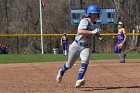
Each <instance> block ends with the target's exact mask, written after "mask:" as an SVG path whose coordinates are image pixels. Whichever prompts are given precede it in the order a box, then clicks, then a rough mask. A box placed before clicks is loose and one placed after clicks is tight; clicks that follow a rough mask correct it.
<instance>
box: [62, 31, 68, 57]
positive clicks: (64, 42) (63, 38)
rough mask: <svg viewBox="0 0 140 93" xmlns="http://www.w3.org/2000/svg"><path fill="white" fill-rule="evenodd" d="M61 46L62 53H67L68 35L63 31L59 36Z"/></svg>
mask: <svg viewBox="0 0 140 93" xmlns="http://www.w3.org/2000/svg"><path fill="white" fill-rule="evenodd" d="M61 46H62V48H63V54H64V55H65V56H66V55H67V54H68V37H67V35H66V33H63V36H62V38H61Z"/></svg>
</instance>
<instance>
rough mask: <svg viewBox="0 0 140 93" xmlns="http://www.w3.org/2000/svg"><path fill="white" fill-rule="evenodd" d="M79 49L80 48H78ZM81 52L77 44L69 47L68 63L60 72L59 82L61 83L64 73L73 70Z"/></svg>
mask: <svg viewBox="0 0 140 93" xmlns="http://www.w3.org/2000/svg"><path fill="white" fill-rule="evenodd" d="M77 47H79V48H77ZM78 49H79V50H78ZM80 51H81V50H80V46H77V44H76V45H74V44H73V45H71V46H70V47H69V54H68V61H67V62H66V63H65V64H64V65H63V67H62V68H61V69H60V70H59V73H58V75H57V78H56V80H57V82H61V80H62V77H63V75H64V73H65V72H66V70H68V69H69V68H71V67H72V66H73V65H74V63H75V61H76V59H77V58H78V57H79V54H80Z"/></svg>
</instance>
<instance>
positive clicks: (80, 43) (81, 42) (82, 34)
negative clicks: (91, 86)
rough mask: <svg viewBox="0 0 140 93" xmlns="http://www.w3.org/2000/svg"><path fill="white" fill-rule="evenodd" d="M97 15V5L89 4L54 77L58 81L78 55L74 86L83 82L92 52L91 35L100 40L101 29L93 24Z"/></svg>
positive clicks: (78, 85) (77, 86)
mask: <svg viewBox="0 0 140 93" xmlns="http://www.w3.org/2000/svg"><path fill="white" fill-rule="evenodd" d="M98 17H99V11H98V7H97V6H95V5H91V6H89V7H88V8H87V17H86V18H82V19H81V21H80V23H79V26H78V29H77V35H76V37H75V40H74V42H73V43H72V44H71V45H70V47H69V54H68V61H67V62H66V63H65V64H64V65H63V67H62V68H61V69H60V70H59V72H58V75H57V77H56V80H57V82H58V83H60V82H61V80H62V77H63V75H64V73H65V71H66V70H68V69H69V68H71V67H72V66H73V65H74V63H75V61H76V59H77V58H78V57H79V56H80V59H81V66H80V68H79V72H78V77H77V81H76V84H75V87H76V88H79V87H81V86H83V85H84V84H85V80H84V79H83V76H84V75H85V72H86V70H87V67H88V64H89V59H90V56H91V53H92V40H93V39H92V37H93V36H94V35H95V36H98V37H99V39H100V40H102V38H101V37H100V34H99V32H100V31H101V30H100V29H99V28H98V25H97V24H93V23H96V20H97V18H98Z"/></svg>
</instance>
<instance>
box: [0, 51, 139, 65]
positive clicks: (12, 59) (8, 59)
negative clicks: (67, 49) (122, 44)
mask: <svg viewBox="0 0 140 93" xmlns="http://www.w3.org/2000/svg"><path fill="white" fill-rule="evenodd" d="M113 59H119V56H118V55H117V54H113V53H102V54H101V53H95V54H92V56H91V60H113ZM127 59H140V53H128V54H127ZM60 61H67V56H63V55H62V54H55V55H54V54H44V55H42V54H19V55H18V54H7V55H0V64H8V63H33V62H60Z"/></svg>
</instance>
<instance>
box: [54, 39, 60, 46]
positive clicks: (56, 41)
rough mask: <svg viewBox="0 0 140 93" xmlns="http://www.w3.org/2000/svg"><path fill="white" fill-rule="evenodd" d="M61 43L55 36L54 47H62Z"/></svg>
mask: <svg viewBox="0 0 140 93" xmlns="http://www.w3.org/2000/svg"><path fill="white" fill-rule="evenodd" d="M59 45H60V43H59V39H57V38H55V39H54V44H53V48H60V46H59Z"/></svg>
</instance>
